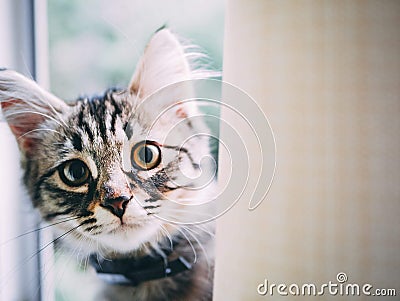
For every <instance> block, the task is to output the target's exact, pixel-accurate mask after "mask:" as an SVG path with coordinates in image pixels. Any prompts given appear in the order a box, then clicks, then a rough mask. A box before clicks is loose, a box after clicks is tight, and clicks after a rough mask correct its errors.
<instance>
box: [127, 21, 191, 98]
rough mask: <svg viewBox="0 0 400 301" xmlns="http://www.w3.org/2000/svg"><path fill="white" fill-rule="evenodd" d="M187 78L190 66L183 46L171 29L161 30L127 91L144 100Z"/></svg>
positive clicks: (143, 57) (154, 37)
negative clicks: (163, 88)
mask: <svg viewBox="0 0 400 301" xmlns="http://www.w3.org/2000/svg"><path fill="white" fill-rule="evenodd" d="M187 79H190V66H189V63H188V61H187V58H186V56H185V53H184V50H183V47H182V45H181V44H180V42H179V41H178V39H177V38H176V36H175V35H173V34H172V33H171V31H170V30H168V29H165V28H163V29H161V30H159V31H157V32H156V33H155V34H154V35H153V37H152V38H151V40H150V42H149V43H148V45H147V47H146V49H145V52H144V54H143V56H142V58H141V59H140V61H139V63H138V65H137V67H136V71H135V73H134V74H133V77H132V79H131V82H130V84H129V91H130V92H131V93H132V94H134V95H138V96H139V97H140V98H144V97H146V96H149V95H150V94H152V93H153V92H155V91H157V90H158V89H160V88H162V87H164V86H166V85H169V84H173V83H176V82H179V81H182V80H187Z"/></svg>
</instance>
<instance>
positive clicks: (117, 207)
mask: <svg viewBox="0 0 400 301" xmlns="http://www.w3.org/2000/svg"><path fill="white" fill-rule="evenodd" d="M130 199H131V198H129V197H127V196H120V197H117V198H114V199H108V200H106V201H105V202H104V204H103V205H102V206H103V207H104V208H106V209H108V210H110V211H111V212H112V213H113V214H115V215H116V216H118V217H119V218H122V216H123V215H124V213H125V209H126V206H127V205H128V203H129V201H130Z"/></svg>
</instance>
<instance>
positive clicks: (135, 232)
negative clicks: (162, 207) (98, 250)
mask: <svg viewBox="0 0 400 301" xmlns="http://www.w3.org/2000/svg"><path fill="white" fill-rule="evenodd" d="M159 231H160V230H159V228H158V227H157V226H156V225H151V224H144V225H138V224H127V223H122V224H120V225H119V226H117V227H116V228H114V229H112V230H110V231H108V232H107V231H104V233H101V234H99V235H96V237H94V240H95V241H96V242H97V244H98V245H99V246H101V247H102V250H105V251H106V250H113V252H115V251H116V252H119V253H129V252H132V251H135V250H138V249H139V248H141V247H142V246H143V245H145V244H147V243H152V242H154V241H156V240H157V235H158V233H159ZM106 252H107V251H106Z"/></svg>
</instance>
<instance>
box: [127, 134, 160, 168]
mask: <svg viewBox="0 0 400 301" xmlns="http://www.w3.org/2000/svg"><path fill="white" fill-rule="evenodd" d="M131 162H132V165H133V167H135V168H137V169H140V170H149V169H152V168H155V167H157V166H158V165H159V164H160V162H161V150H160V148H159V147H158V145H157V144H156V143H155V142H153V141H142V142H139V143H137V144H135V146H134V147H133V148H132V151H131Z"/></svg>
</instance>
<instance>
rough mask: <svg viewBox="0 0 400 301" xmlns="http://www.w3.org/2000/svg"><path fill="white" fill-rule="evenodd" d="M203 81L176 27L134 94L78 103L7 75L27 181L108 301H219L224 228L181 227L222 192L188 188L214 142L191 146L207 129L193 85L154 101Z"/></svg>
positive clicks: (1, 85)
mask: <svg viewBox="0 0 400 301" xmlns="http://www.w3.org/2000/svg"><path fill="white" fill-rule="evenodd" d="M193 74H194V70H192V69H191V66H190V63H189V61H188V59H187V55H186V54H185V51H184V47H183V46H182V44H181V43H180V42H179V40H178V39H177V37H176V36H175V35H174V34H173V33H172V32H171V31H170V30H169V29H167V28H162V29H161V30H159V31H157V32H156V33H155V34H154V35H153V36H152V38H151V40H150V41H149V43H148V45H147V47H146V49H145V51H144V54H143V56H142V58H141V59H140V60H139V63H138V64H137V67H136V70H135V72H134V74H133V76H132V79H131V82H130V84H129V86H128V88H127V89H125V90H117V89H109V90H107V91H106V92H105V93H104V95H103V96H95V97H92V98H87V97H84V98H79V99H78V100H76V101H75V102H73V103H68V104H67V103H66V102H64V101H62V100H60V99H59V98H57V97H56V96H54V95H53V94H51V93H50V92H47V91H45V90H44V89H42V88H41V87H39V86H38V85H37V84H36V83H35V82H33V81H32V80H30V79H28V78H26V77H24V76H23V75H21V74H19V73H17V72H15V71H12V70H7V69H1V71H0V101H1V108H2V112H3V115H4V117H5V119H6V121H7V122H8V124H9V127H10V129H11V131H12V133H13V134H14V135H15V137H16V138H17V142H18V146H19V149H20V153H21V166H22V168H23V171H24V175H23V183H24V185H25V186H26V188H27V191H28V194H29V196H30V198H31V200H32V203H33V205H34V207H35V208H37V210H38V211H39V212H40V214H41V216H42V218H43V220H44V221H46V222H48V223H50V224H52V225H54V227H53V228H56V231H55V232H56V233H57V236H55V237H56V239H55V240H56V241H57V242H62V243H63V244H65V245H67V246H68V247H70V248H71V249H79V250H80V255H81V256H87V257H89V258H90V262H91V265H92V269H94V270H96V271H97V273H98V275H99V278H101V279H104V281H103V280H99V281H101V283H102V285H101V292H100V293H99V295H98V297H97V298H96V300H113V301H118V300H211V299H212V281H213V266H214V263H213V262H214V255H213V244H214V225H213V223H212V222H208V223H203V224H200V225H199V224H196V225H190V224H188V223H179V222H175V221H179V216H185V220H186V221H188V220H190V216H191V214H194V215H195V214H196V213H195V212H194V211H195V208H194V210H191V208H187V207H190V206H184V205H182V202H183V203H184V202H189V203H190V202H193V204H195V203H196V202H203V201H206V200H207V198H209V196H210V191H211V190H212V188H211V187H212V184H211V185H209V186H210V187H207V188H206V189H188V187H189V186H190V185H191V183H190V181H189V182H188V181H187V179H191V178H195V177H196V175H198V174H199V172H200V166H199V164H200V159H201V158H203V157H204V156H209V155H210V150H209V145H208V140H207V139H205V138H204V136H201V135H199V137H198V138H197V139H196V135H195V136H193V137H194V138H193V139H189V140H187V139H186V138H187V137H192V136H191V135H192V134H196V133H198V132H204V131H207V129H206V125H205V124H204V121H202V120H200V119H199V118H194V119H192V118H191V117H192V116H196V115H198V112H199V109H198V106H197V104H196V103H195V102H193V101H191V102H182V100H183V99H184V98H187V95H188V94H187V91H190V89H191V87H190V85H191V84H190V81H189V82H186V84H184V85H183V86H179V85H178V86H176V87H173V88H172V90H170V92H171V91H172V94H171V93H170V92H168V93H167V94H165V93H164V94H162V93H161V94H160V95H158V96H157V93H155V94H153V93H154V92H156V91H158V90H159V89H161V88H163V87H164V86H167V85H170V84H173V83H177V82H181V81H185V80H189V79H192V78H193ZM188 87H189V88H188ZM185 89H186V91H183V90H185ZM161 90H162V89H161ZM152 94H153V95H156V96H155V97H153V101H152V102H149V103H146V102H145V99H146V98H148V97H149V96H150V95H152ZM189 94H190V93H189ZM165 108H170V110H169V111H165V113H164V114H161V115H160V112H163V110H164V109H165ZM156 121H157V122H156ZM176 124H179V128H178V129H177V130H173V129H174V125H176ZM168 133H170V135H169V136H170V138H171V139H169V140H168V139H167V140H166V139H165V137H166V136H168ZM185 139H186V140H187V143H185V144H183V145H182V143H183V142H184V141H186V140H185ZM166 141H169V143H166ZM182 174H184V175H186V182H185V183H184V184H182V183H183V182H182V183H180V182H179V181H178V180H177V179H179V178H182ZM180 200H182V202H181V203H180V202H179V201H180ZM194 215H193V216H194ZM160 216H161V217H162V218H160Z"/></svg>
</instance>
